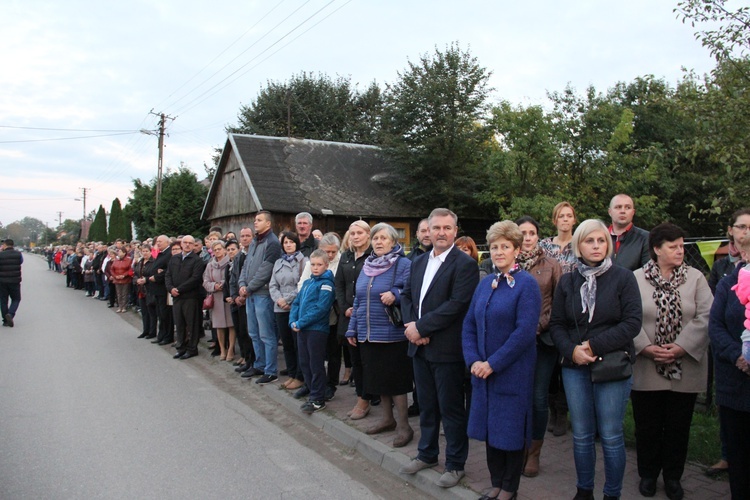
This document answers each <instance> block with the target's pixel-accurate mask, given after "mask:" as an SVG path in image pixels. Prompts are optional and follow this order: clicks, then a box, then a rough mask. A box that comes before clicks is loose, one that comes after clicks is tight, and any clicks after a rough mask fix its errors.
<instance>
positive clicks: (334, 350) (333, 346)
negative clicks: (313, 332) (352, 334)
mask: <svg viewBox="0 0 750 500" xmlns="http://www.w3.org/2000/svg"><path fill="white" fill-rule="evenodd" d="M347 344H348V342H347ZM326 359H327V360H328V366H327V370H326V371H327V373H326V385H327V386H328V387H330V388H331V389H333V391H334V392H335V391H336V389H337V388H338V386H339V380H340V379H339V374H340V373H341V344H339V335H338V327H337V326H336V325H331V326H330V327H329V329H328V340H327V342H326Z"/></svg>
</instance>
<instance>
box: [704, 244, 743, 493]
mask: <svg viewBox="0 0 750 500" xmlns="http://www.w3.org/2000/svg"><path fill="white" fill-rule="evenodd" d="M748 238H750V236H747V233H746V235H745V237H744V239H748ZM735 241H736V233H735ZM741 245H742V250H743V251H744V252H747V251H750V243H744V242H743V243H741ZM743 260H746V259H745V258H743ZM743 267H745V266H744V265H743V264H740V265H739V266H738V267H737V268H736V269H735V270H734V272H733V273H732V274H730V275H729V276H727V277H726V278H724V279H722V280H721V281H719V284H718V285H717V286H716V296H715V297H714V303H713V306H712V307H711V315H710V317H709V320H708V335H709V337H710V338H711V349H712V351H713V355H714V366H715V367H716V368H715V369H716V404H717V405H718V406H719V420H720V422H721V427H722V430H723V431H725V432H726V433H727V436H728V437H729V439H728V440H727V461H728V462H729V487H730V489H731V491H732V499H736V498H750V475H748V470H750V363H748V360H747V359H745V357H744V356H743V355H742V338H741V337H742V332H743V331H744V329H745V326H744V322H745V306H744V305H742V304H741V303H740V301H739V299H738V298H737V294H736V293H735V292H734V290H732V287H733V286H735V285H736V284H737V280H738V277H739V274H740V270H741V269H742V268H743Z"/></svg>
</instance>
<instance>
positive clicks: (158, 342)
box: [151, 339, 161, 344]
mask: <svg viewBox="0 0 750 500" xmlns="http://www.w3.org/2000/svg"><path fill="white" fill-rule="evenodd" d="M151 343H152V344H161V340H159V339H154V340H152V341H151Z"/></svg>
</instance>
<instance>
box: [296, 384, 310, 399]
mask: <svg viewBox="0 0 750 500" xmlns="http://www.w3.org/2000/svg"><path fill="white" fill-rule="evenodd" d="M309 394H310V389H308V388H307V386H306V385H303V386H302V387H300V388H299V389H297V392H295V393H294V399H302V398H304V397H305V396H307V395H309Z"/></svg>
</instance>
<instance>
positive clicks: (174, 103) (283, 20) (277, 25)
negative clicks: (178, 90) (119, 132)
mask: <svg viewBox="0 0 750 500" xmlns="http://www.w3.org/2000/svg"><path fill="white" fill-rule="evenodd" d="M331 1H333V0H331ZM308 3H310V0H306V1H305V3H303V4H302V5H300V6H299V7H297V8H296V9H294V10H293V11H292V13H291V14H289V15H288V16H286V17H285V18H284V19H282V20H281V21H279V22H278V23H277V24H276V25H275V26H274V27H273V28H271V29H269V30H268V31H266V32H265V33H264V34H263V36H261V37H260V38H258V39H257V40H256V41H255V42H253V44H252V45H250V46H249V47H248V48H246V49H245V50H243V51H242V52H240V53H239V54H237V56H235V57H234V58H233V59H232V60H230V61H229V62H227V63H226V64H225V65H224V66H222V67H221V68H219V69H218V70H217V71H215V72H214V73H213V74H212V75H211V76H209V77H208V78H206V79H205V80H203V81H202V82H201V83H199V84H198V85H196V86H195V87H193V88H192V89H191V90H190V91H189V92H187V93H186V94H185V95H183V96H182V97H180V98H179V99H177V100H176V101H174V102H172V103H170V104H168V105H167V107H171V106H175V105H177V103H178V102H180V101H182V100H183V99H185V98H186V97H187V96H189V95H190V94H191V93H192V92H194V91H196V90H198V89H199V88H200V87H201V86H203V84H205V83H206V82H208V81H209V80H210V79H211V78H213V77H214V76H216V75H217V74H218V73H219V72H220V71H222V70H223V69H224V68H226V67H227V66H229V65H230V64H231V63H233V62H234V61H236V60H237V59H238V58H239V57H240V56H241V55H243V54H244V53H246V52H247V51H249V50H250V49H252V48H253V47H255V46H256V45H257V44H258V43H260V42H261V41H262V40H263V39H264V38H266V37H267V36H268V35H270V34H271V33H273V31H274V30H275V29H276V28H278V27H279V26H281V25H282V24H284V23H285V22H286V21H287V20H288V19H289V18H290V17H292V16H293V15H294V14H296V13H297V12H299V10H300V9H302V7H304V6H305V5H307V4H308ZM266 50H268V49H266ZM262 53H263V52H261V54H262ZM256 57H258V56H256ZM254 59H255V58H253V59H251V60H250V61H248V62H247V63H245V64H244V65H242V66H240V67H239V68H237V69H236V70H235V71H234V72H232V73H230V74H229V75H227V76H226V77H224V78H223V79H222V80H219V82H218V83H216V84H215V85H214V86H213V87H209V88H208V90H206V91H205V92H210V91H211V89H213V88H215V87H216V85H220V84H221V82H223V81H224V80H226V79H227V78H229V77H231V76H232V75H233V74H234V73H236V72H237V71H239V70H241V69H242V68H243V67H245V66H246V65H248V64H250V63H251V62H252V61H253V60H254ZM205 92H204V94H205ZM204 94H200V95H199V96H198V97H196V98H195V99H198V98H200V97H201V96H202V95H204ZM195 99H193V101H194V100H195ZM193 101H188V103H187V104H186V105H189V104H190V103H192V102H193Z"/></svg>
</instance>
